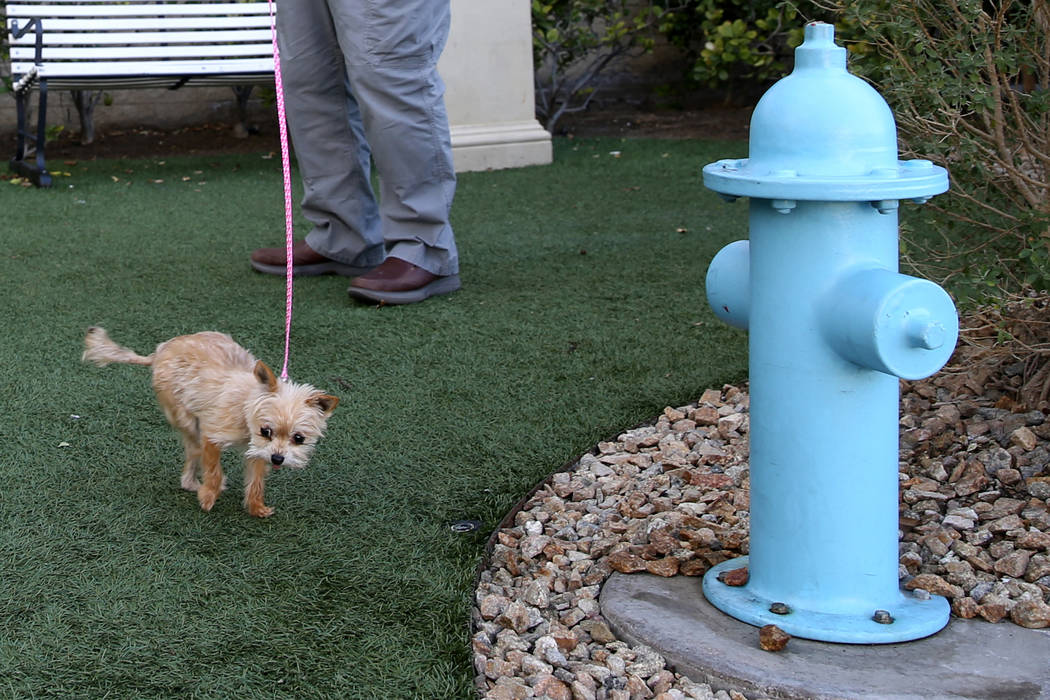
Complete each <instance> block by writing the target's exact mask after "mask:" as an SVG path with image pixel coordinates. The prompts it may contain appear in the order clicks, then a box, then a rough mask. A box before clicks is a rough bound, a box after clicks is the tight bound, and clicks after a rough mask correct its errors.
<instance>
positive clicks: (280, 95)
mask: <svg viewBox="0 0 1050 700" xmlns="http://www.w3.org/2000/svg"><path fill="white" fill-rule="evenodd" d="M268 1H269V6H270V34H271V36H272V37H273V77H274V86H275V91H276V93H277V124H278V126H279V127H280V133H281V170H282V171H283V173H284V238H285V243H284V286H285V307H284V364H283V365H282V366H281V379H282V380H284V381H288V354H289V353H288V349H289V346H290V345H291V338H292V229H293V228H294V224H293V223H292V167H291V164H290V162H289V157H288V123H287V120H286V119H285V116H284V83H283V82H282V81H281V56H280V52H279V51H278V49H277V23H276V22H277V19H276V17H277V15H276V13H275V12H274V7H273V0H268Z"/></svg>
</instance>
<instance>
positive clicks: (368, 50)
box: [286, 0, 459, 276]
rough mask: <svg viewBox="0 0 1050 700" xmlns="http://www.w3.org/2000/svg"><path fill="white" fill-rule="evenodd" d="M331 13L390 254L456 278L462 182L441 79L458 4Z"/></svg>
mask: <svg viewBox="0 0 1050 700" xmlns="http://www.w3.org/2000/svg"><path fill="white" fill-rule="evenodd" d="M286 1H287V0H286ZM293 4H294V0H293ZM330 6H331V8H332V16H333V21H334V25H335V28H336V32H337V34H338V37H339V40H340V44H341V47H342V50H343V54H344V57H343V58H344V61H345V65H346V74H347V77H348V78H349V85H350V91H351V93H352V94H353V95H354V97H355V98H356V103H357V105H358V106H359V108H360V115H361V123H362V126H363V132H364V135H365V136H366V137H367V142H368V144H369V145H370V146H371V149H372V155H373V156H374V158H375V164H376V169H377V170H378V173H379V179H380V205H379V214H380V219H381V226H382V235H383V240H384V242H385V246H386V253H387V255H388V256H392V257H396V258H399V259H401V260H404V261H406V262H409V263H412V264H413V265H416V266H418V267H420V268H422V269H423V270H426V271H427V272H430V273H432V274H434V275H438V276H448V275H454V274H456V273H457V272H458V271H459V257H458V253H457V250H456V243H455V238H454V236H453V232H452V227H451V225H450V224H449V211H450V209H451V206H452V198H453V195H454V193H455V186H456V176H455V170H454V168H453V164H452V146H451V139H450V136H449V125H448V116H447V114H446V111H445V100H444V83H443V82H442V81H441V78H440V77H439V76H438V73H437V61H438V57H439V56H440V55H441V51H442V50H443V48H444V45H445V41H446V39H447V37H448V27H449V2H448V0H330ZM311 136H313V134H312V133H311ZM310 240H311V241H312V240H313V238H312V237H311V239H310ZM320 252H324V251H320Z"/></svg>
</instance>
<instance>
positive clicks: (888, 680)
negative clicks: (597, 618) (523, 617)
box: [600, 573, 1050, 700]
mask: <svg viewBox="0 0 1050 700" xmlns="http://www.w3.org/2000/svg"><path fill="white" fill-rule="evenodd" d="M600 603H601V611H602V615H603V616H604V617H605V619H606V621H607V622H608V623H609V626H610V628H611V629H612V630H613V632H614V633H615V634H616V636H617V637H619V638H620V639H622V640H624V641H627V642H629V643H631V644H646V645H648V646H650V647H652V648H653V649H654V650H656V651H657V652H659V653H660V654H661V655H663V657H664V658H665V659H666V660H667V662H668V663H669V664H670V665H672V666H673V667H674V668H675V670H676V671H678V672H679V673H684V674H685V675H687V676H689V677H690V678H692V679H693V680H694V681H697V682H706V683H710V684H712V685H713V686H714V687H716V688H719V687H728V688H735V689H738V690H741V691H742V692H744V693H747V694H749V695H755V696H769V697H775V698H798V699H799V700H812V699H817V700H822V699H827V700H831V699H833V698H834V699H838V698H879V699H880V700H949V699H951V700H957V699H959V698H982V699H984V700H992V699H994V698H1010V699H1011V700H1050V630H1030V629H1024V628H1022V627H1018V626H1017V625H1014V624H1011V623H1005V622H1004V623H999V624H994V625H993V624H991V623H988V622H985V621H983V620H962V619H958V618H953V619H952V620H951V621H950V622H949V623H948V626H947V627H946V628H945V629H944V630H942V631H941V632H938V633H937V634H935V635H933V636H931V637H927V638H926V639H920V640H917V641H914V642H905V643H901V644H877V645H861V644H829V643H826V642H813V641H809V640H806V639H797V638H795V639H792V640H791V641H790V642H789V643H788V645H787V647H786V648H785V649H784V650H783V651H780V652H767V651H762V650H761V649H760V648H759V646H758V628H756V627H753V626H751V625H748V624H745V623H743V622H740V621H738V620H736V619H734V618H732V617H729V616H728V615H726V614H725V613H723V612H721V611H720V610H717V609H716V608H714V607H713V606H712V605H711V604H710V603H708V602H707V601H706V600H705V599H704V596H703V593H702V590H701V580H700V579H699V578H690V577H685V576H677V577H673V578H660V577H658V576H652V575H649V574H631V575H625V574H619V573H614V574H613V575H612V576H610V577H609V579H608V580H607V581H606V582H605V585H604V586H603V587H602V591H601V596H600Z"/></svg>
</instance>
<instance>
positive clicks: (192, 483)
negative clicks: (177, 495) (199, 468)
mask: <svg viewBox="0 0 1050 700" xmlns="http://www.w3.org/2000/svg"><path fill="white" fill-rule="evenodd" d="M180 486H182V488H183V489H184V490H185V491H193V492H194V493H196V492H197V491H200V488H201V482H199V481H197V478H196V477H194V476H190V477H185V476H184V477H182V481H181V482H180Z"/></svg>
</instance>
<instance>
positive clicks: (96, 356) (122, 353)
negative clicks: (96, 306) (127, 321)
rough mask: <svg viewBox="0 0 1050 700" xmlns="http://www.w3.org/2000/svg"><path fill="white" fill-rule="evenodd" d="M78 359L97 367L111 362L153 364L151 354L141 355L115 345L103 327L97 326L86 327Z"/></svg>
mask: <svg viewBox="0 0 1050 700" xmlns="http://www.w3.org/2000/svg"><path fill="white" fill-rule="evenodd" d="M80 359H82V360H83V361H84V362H91V363H93V364H95V365H98V366H99V367H105V366H106V365H108V364H110V363H111V362H120V363H124V364H129V365H147V366H148V365H152V364H153V355H149V356H147V357H143V356H142V355H139V354H138V353H136V352H135V351H134V350H129V349H128V348H125V347H122V346H120V345H117V344H116V343H114V342H113V340H112V339H111V338H110V337H109V335H108V334H107V333H106V331H105V329H104V328H99V327H98V326H92V327H91V328H88V330H87V335H86V336H84V355H83V356H82V357H81V358H80Z"/></svg>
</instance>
